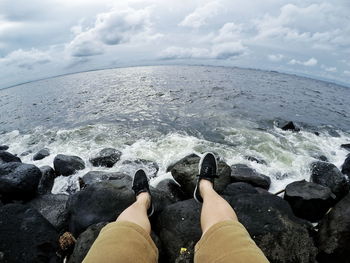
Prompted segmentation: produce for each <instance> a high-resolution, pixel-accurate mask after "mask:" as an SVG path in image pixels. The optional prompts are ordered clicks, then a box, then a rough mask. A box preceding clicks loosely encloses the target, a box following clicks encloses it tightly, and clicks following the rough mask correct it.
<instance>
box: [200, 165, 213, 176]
mask: <svg viewBox="0 0 350 263" xmlns="http://www.w3.org/2000/svg"><path fill="white" fill-rule="evenodd" d="M201 175H203V176H211V175H213V168H211V167H209V166H205V167H204V168H203V169H202V171H201Z"/></svg>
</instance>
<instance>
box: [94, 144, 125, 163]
mask: <svg viewBox="0 0 350 263" xmlns="http://www.w3.org/2000/svg"><path fill="white" fill-rule="evenodd" d="M121 155H122V153H121V152H120V151H118V150H116V149H114V148H104V149H102V150H101V151H100V152H99V153H98V154H97V155H96V156H94V157H92V158H91V159H90V162H91V163H92V165H93V166H104V167H113V165H114V164H115V163H116V162H118V161H119V160H120V156H121Z"/></svg>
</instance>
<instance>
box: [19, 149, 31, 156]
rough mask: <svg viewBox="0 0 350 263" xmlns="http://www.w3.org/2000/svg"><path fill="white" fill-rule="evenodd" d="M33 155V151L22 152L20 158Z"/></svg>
mask: <svg viewBox="0 0 350 263" xmlns="http://www.w3.org/2000/svg"><path fill="white" fill-rule="evenodd" d="M31 153H32V150H29V151H25V152H22V153H21V154H20V156H27V155H29V154H31Z"/></svg>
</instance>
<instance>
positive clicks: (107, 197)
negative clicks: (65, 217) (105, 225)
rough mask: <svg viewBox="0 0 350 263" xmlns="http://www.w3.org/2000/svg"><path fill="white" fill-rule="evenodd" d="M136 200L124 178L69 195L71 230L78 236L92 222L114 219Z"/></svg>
mask: <svg viewBox="0 0 350 263" xmlns="http://www.w3.org/2000/svg"><path fill="white" fill-rule="evenodd" d="M134 201H135V196H134V193H133V191H132V190H130V186H126V185H125V182H123V181H122V180H114V181H110V182H99V183H95V184H92V185H90V186H88V187H86V188H85V189H83V190H81V191H79V192H77V193H75V194H73V195H71V196H69V199H68V202H67V209H68V213H69V230H70V232H72V233H73V234H74V235H75V236H78V235H79V234H80V233H81V232H83V231H84V230H85V229H86V228H87V227H89V226H90V225H92V224H96V223H99V222H110V221H114V220H115V219H116V218H117V217H118V216H119V214H120V213H121V212H122V211H123V210H124V209H125V208H127V207H128V206H130V205H131V204H132V203H133V202H134Z"/></svg>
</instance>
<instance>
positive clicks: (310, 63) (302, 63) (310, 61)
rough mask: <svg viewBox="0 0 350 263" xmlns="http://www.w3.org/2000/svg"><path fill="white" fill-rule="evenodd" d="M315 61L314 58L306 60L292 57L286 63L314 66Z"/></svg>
mask: <svg viewBox="0 0 350 263" xmlns="http://www.w3.org/2000/svg"><path fill="white" fill-rule="evenodd" d="M317 63H318V61H317V59H315V58H310V59H309V60H306V61H300V60H296V59H292V60H290V61H289V62H288V64H290V65H303V66H307V67H313V66H316V65H317Z"/></svg>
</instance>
